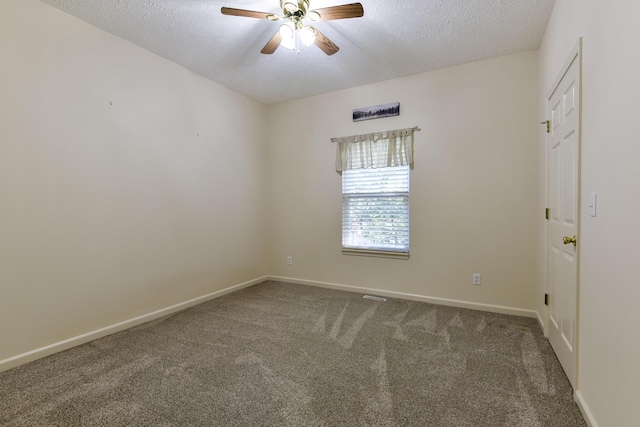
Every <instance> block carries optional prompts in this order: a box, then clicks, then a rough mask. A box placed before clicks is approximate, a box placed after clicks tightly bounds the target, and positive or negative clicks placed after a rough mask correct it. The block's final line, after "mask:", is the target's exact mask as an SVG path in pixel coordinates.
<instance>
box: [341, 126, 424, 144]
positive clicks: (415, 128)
mask: <svg viewBox="0 0 640 427" xmlns="http://www.w3.org/2000/svg"><path fill="white" fill-rule="evenodd" d="M396 130H412V131H417V132H420V131H421V130H422V129H420V128H419V127H418V126H414V127H412V128H406V129H396ZM386 132H395V131H392V130H391V131H384V132H368V133H386ZM364 135H366V134H364ZM338 139H339V138H331V142H337V141H338Z"/></svg>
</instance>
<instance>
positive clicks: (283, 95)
mask: <svg viewBox="0 0 640 427" xmlns="http://www.w3.org/2000/svg"><path fill="white" fill-rule="evenodd" d="M41 1H43V2H44V3H47V4H49V5H51V6H54V7H56V8H58V9H60V10H62V11H64V12H67V13H69V14H71V15H74V16H76V17H78V18H80V19H82V20H84V21H86V22H88V23H90V24H92V25H95V26H96V27H99V28H102V29H103V30H106V31H108V32H110V33H112V34H115V35H116V36H118V37H121V38H123V39H125V40H128V41H130V42H132V43H134V44H136V45H139V46H141V47H143V48H145V49H148V50H150V51H152V52H155V53H157V54H158V55H161V56H163V57H165V58H167V59H169V60H171V61H173V62H176V63H178V64H181V65H183V66H184V67H186V68H188V69H190V70H192V71H195V72H196V73H199V74H201V75H203V76H205V77H208V78H210V79H211V80H213V81H215V82H218V83H220V84H222V85H224V86H226V87H228V88H231V89H233V90H235V91H237V92H240V93H242V94H245V95H247V96H249V97H251V98H253V99H255V100H257V101H260V102H262V103H265V104H274V103H277V102H282V101H287V100H290V99H295V98H301V97H305V96H310V95H316V94H320V93H326V92H331V91H335V90H340V89H345V88H349V87H354V86H359V85H362V84H367V83H373V82H378V81H382V80H387V79H391V78H395V77H400V76H406V75H410V74H415V73H419V72H423V71H429V70H433V69H437V68H442V67H447V66H452V65H457V64H462V63H467V62H472V61H477V60H482V59H487V58H491V57H496V56H501V55H508V54H512V53H517V52H524V51H527V50H533V49H537V48H538V47H539V46H540V42H541V40H542V36H543V34H544V30H545V28H546V25H547V22H548V20H549V16H550V14H551V9H552V8H553V4H554V3H555V0H403V1H400V0H397V1H389V0H360V3H362V5H363V7H364V17H362V18H353V19H343V20H336V21H325V22H318V23H316V24H314V25H315V26H316V28H318V30H320V31H321V32H322V33H324V34H325V35H326V36H327V37H329V38H330V39H331V40H333V42H335V43H336V44H337V45H338V46H339V47H340V51H339V52H338V53H336V54H335V55H333V56H327V55H325V54H324V53H323V52H322V51H321V50H320V49H319V48H318V47H317V46H310V47H308V48H304V47H303V48H301V52H300V53H299V54H296V53H295V52H294V51H290V50H287V49H284V48H279V49H278V50H276V52H275V53H274V54H273V55H263V54H261V53H260V50H261V49H262V47H263V46H264V45H265V44H266V42H267V41H269V39H270V38H271V37H272V36H273V35H274V33H275V32H276V31H277V29H278V27H279V25H280V23H278V22H270V21H267V20H262V19H255V18H243V17H236V16H225V15H222V14H221V13H220V8H221V7H222V6H227V7H233V8H240V9H250V10H257V11H262V12H272V13H275V14H278V15H280V14H281V13H280V8H279V1H278V0H261V1H258V0H224V1H218V0H41ZM353 1H355V0H347V1H341V0H311V1H310V3H311V9H319V8H323V7H328V6H335V5H339V4H344V3H350V2H353Z"/></svg>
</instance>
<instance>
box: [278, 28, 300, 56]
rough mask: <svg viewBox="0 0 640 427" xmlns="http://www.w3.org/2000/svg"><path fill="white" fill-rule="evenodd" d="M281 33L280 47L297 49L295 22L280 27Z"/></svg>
mask: <svg viewBox="0 0 640 427" xmlns="http://www.w3.org/2000/svg"><path fill="white" fill-rule="evenodd" d="M278 32H279V33H280V37H281V39H282V41H281V42H280V46H282V47H285V48H287V49H290V50H295V49H296V27H295V25H294V24H293V22H286V23H284V24H282V25H280V29H279V30H278Z"/></svg>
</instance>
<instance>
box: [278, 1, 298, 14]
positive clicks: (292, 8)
mask: <svg viewBox="0 0 640 427" xmlns="http://www.w3.org/2000/svg"><path fill="white" fill-rule="evenodd" d="M282 8H283V9H284V10H285V11H286V12H289V13H295V12H296V11H297V10H298V5H297V3H294V2H292V1H286V2H283V3H282Z"/></svg>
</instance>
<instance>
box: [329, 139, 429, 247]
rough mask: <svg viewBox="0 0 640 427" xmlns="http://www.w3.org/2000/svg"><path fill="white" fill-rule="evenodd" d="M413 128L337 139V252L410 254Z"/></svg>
mask: <svg viewBox="0 0 640 427" xmlns="http://www.w3.org/2000/svg"><path fill="white" fill-rule="evenodd" d="M416 130H419V129H418V128H417V127H414V128H408V129H398V130H391V131H387V132H379V133H369V134H361V135H354V136H345V137H342V138H332V139H331V140H332V141H333V142H337V143H338V146H337V149H336V172H338V173H340V174H341V175H342V253H343V254H348V255H368V256H379V257H387V258H402V259H407V258H409V170H410V168H411V167H412V165H413V133H414V131H416Z"/></svg>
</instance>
